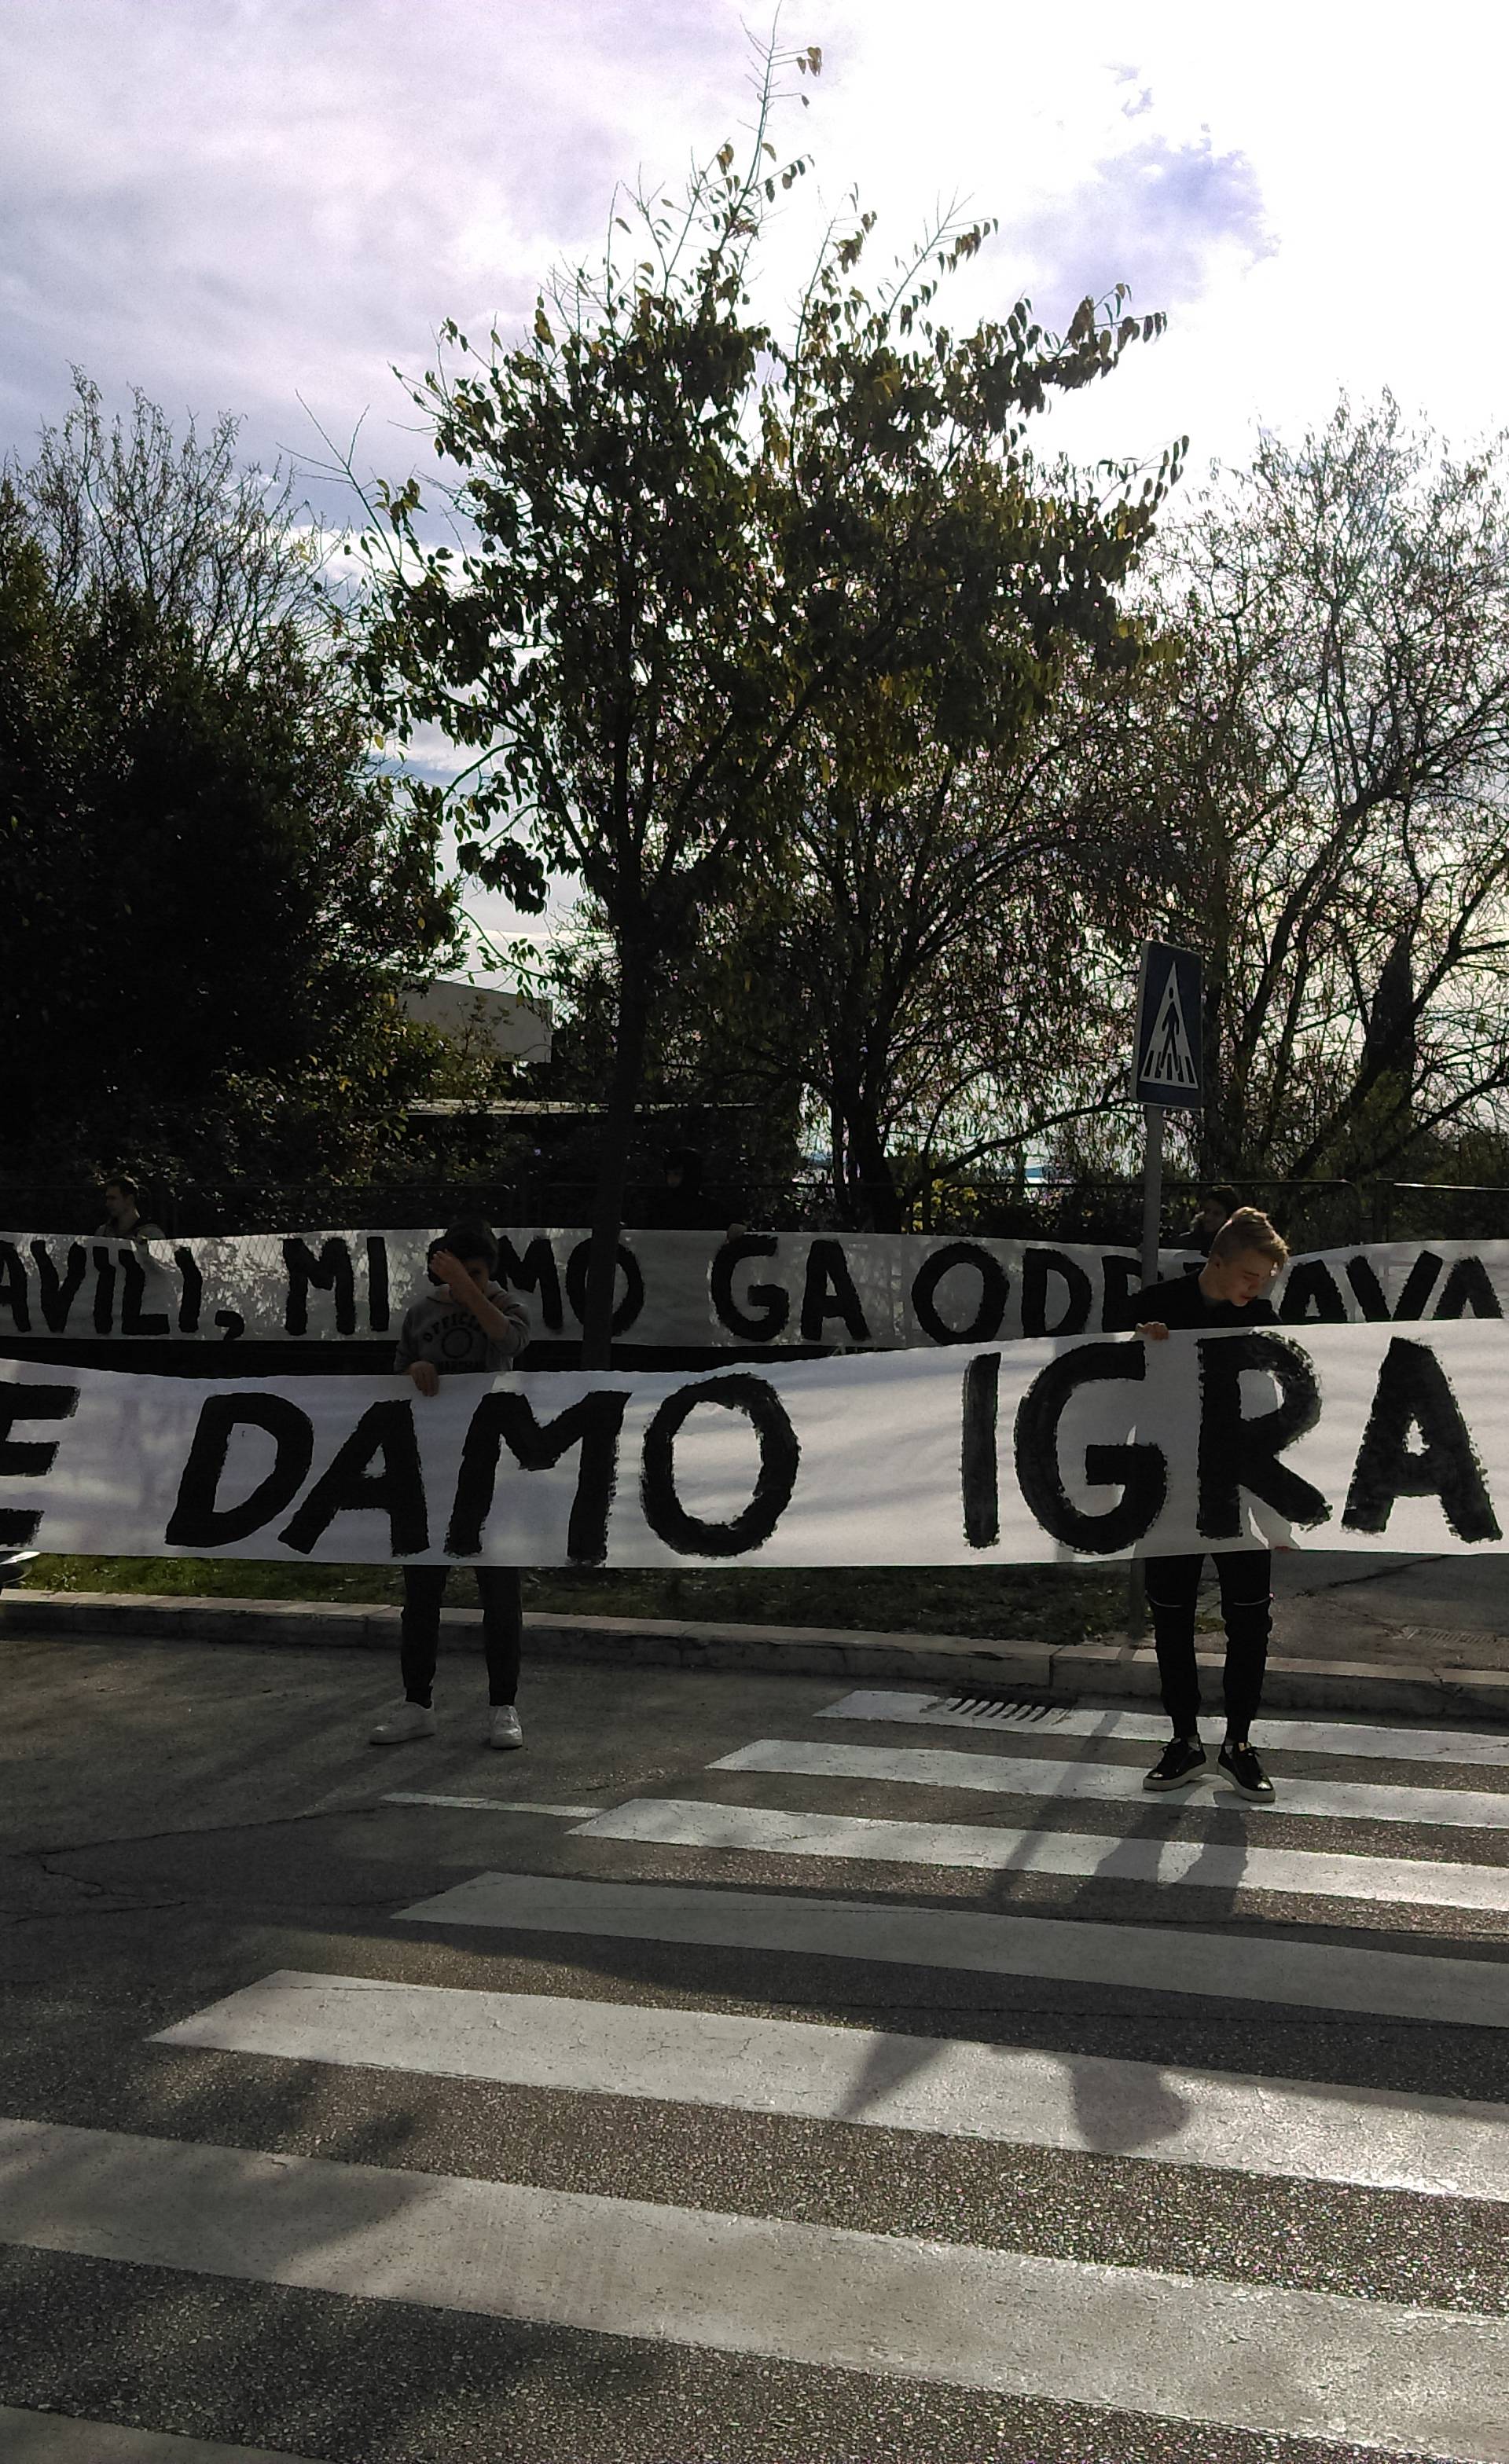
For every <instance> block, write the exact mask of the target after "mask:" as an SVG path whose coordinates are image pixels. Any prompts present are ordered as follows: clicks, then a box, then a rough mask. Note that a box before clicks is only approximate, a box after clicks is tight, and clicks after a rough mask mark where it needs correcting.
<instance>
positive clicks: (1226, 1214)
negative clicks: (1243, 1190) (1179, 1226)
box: [1177, 1186, 1238, 1257]
mask: <svg viewBox="0 0 1509 2464" xmlns="http://www.w3.org/2000/svg"><path fill="white" fill-rule="evenodd" d="M1237 1204H1238V1200H1237V1196H1236V1192H1235V1190H1234V1189H1227V1188H1225V1187H1224V1186H1223V1187H1222V1188H1220V1189H1202V1190H1201V1192H1200V1212H1199V1214H1198V1215H1197V1216H1196V1217H1195V1219H1194V1221H1193V1222H1192V1223H1191V1224H1190V1225H1189V1228H1188V1230H1187V1232H1186V1233H1184V1235H1183V1236H1182V1238H1181V1239H1180V1241H1179V1242H1178V1243H1177V1246H1178V1247H1179V1248H1181V1249H1199V1250H1202V1251H1203V1252H1204V1254H1205V1255H1206V1256H1207V1257H1209V1254H1210V1243H1211V1242H1212V1241H1213V1240H1214V1239H1215V1236H1216V1234H1217V1233H1218V1232H1219V1230H1220V1229H1221V1226H1222V1224H1223V1223H1225V1222H1227V1221H1230V1219H1231V1217H1232V1216H1233V1215H1234V1214H1235V1213H1236V1209H1237Z"/></svg>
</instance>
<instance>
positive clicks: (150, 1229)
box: [95, 1172, 167, 1244]
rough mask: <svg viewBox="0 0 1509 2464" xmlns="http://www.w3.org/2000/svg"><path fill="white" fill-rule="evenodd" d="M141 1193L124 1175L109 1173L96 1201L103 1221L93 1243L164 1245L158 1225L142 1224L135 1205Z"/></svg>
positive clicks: (126, 1175)
mask: <svg viewBox="0 0 1509 2464" xmlns="http://www.w3.org/2000/svg"><path fill="white" fill-rule="evenodd" d="M141 1195H142V1193H141V1191H140V1189H139V1188H138V1187H137V1184H136V1182H135V1181H134V1180H133V1179H132V1177H131V1176H130V1174H129V1173H128V1172H113V1173H111V1174H110V1176H109V1177H108V1179H106V1180H103V1181H101V1182H100V1200H101V1203H102V1204H103V1207H104V1211H105V1220H104V1221H103V1222H102V1223H99V1224H97V1225H96V1226H95V1239H96V1240H97V1241H129V1242H131V1243H133V1244H134V1243H137V1242H140V1241H166V1238H167V1235H166V1232H165V1231H164V1229H163V1227H162V1225H161V1224H160V1223H147V1222H144V1221H143V1218H142V1212H141V1208H140V1206H139V1205H138V1203H137V1201H138V1199H140V1197H141Z"/></svg>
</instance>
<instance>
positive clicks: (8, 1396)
mask: <svg viewBox="0 0 1509 2464" xmlns="http://www.w3.org/2000/svg"><path fill="white" fill-rule="evenodd" d="M1506 1518H1509V1331H1505V1330H1503V1329H1500V1328H1497V1327H1480V1326H1471V1325H1464V1326H1439V1327H1432V1328H1431V1329H1429V1330H1417V1331H1411V1332H1410V1333H1409V1334H1403V1333H1400V1332H1398V1331H1394V1330H1391V1329H1386V1328H1382V1327H1322V1328H1320V1329H1318V1330H1316V1331H1312V1332H1310V1333H1309V1334H1307V1335H1306V1336H1305V1337H1304V1339H1303V1340H1300V1339H1299V1338H1298V1336H1296V1335H1295V1334H1294V1333H1292V1332H1281V1331H1276V1330H1272V1329H1265V1330H1254V1331H1231V1332H1225V1333H1216V1334H1193V1333H1180V1334H1174V1335H1172V1336H1170V1337H1169V1338H1168V1340H1167V1341H1166V1342H1163V1343H1144V1342H1143V1341H1142V1340H1141V1339H1140V1338H1139V1337H1137V1336H1127V1335H1121V1336H1114V1337H1112V1336H1101V1337H1095V1336H1090V1337H1081V1338H1078V1339H1076V1340H1072V1341H1061V1342H1035V1343H1016V1344H1013V1345H1011V1346H1010V1348H999V1349H995V1350H991V1349H989V1348H971V1349H970V1350H968V1351H966V1352H965V1353H953V1354H951V1355H949V1356H947V1357H944V1356H943V1355H941V1354H940V1353H937V1352H911V1353H906V1352H896V1353H887V1354H884V1355H879V1356H876V1357H872V1358H866V1359H849V1360H814V1361H790V1362H786V1363H783V1364H780V1365H778V1366H777V1365H774V1364H772V1365H768V1366H766V1365H765V1364H761V1365H760V1366H758V1367H756V1366H753V1365H744V1366H740V1367H730V1368H728V1369H724V1370H711V1371H704V1372H701V1373H699V1375H695V1376H690V1377H686V1376H682V1377H677V1376H676V1375H667V1374H665V1373H663V1372H657V1373H655V1374H653V1375H631V1374H628V1373H604V1374H600V1375H590V1374H588V1373H587V1372H578V1371H566V1372H562V1373H557V1374H555V1375H528V1374H520V1373H514V1374H511V1375H507V1376H502V1377H499V1378H496V1379H488V1378H483V1377H470V1376H468V1377H463V1376H455V1377H451V1378H448V1379H445V1380H443V1381H442V1384H441V1389H440V1392H439V1394H438V1395H436V1396H434V1397H422V1396H419V1395H416V1393H415V1391H414V1388H413V1386H412V1385H411V1382H410V1381H409V1380H408V1379H407V1378H401V1377H396V1376H394V1377H361V1376H344V1377H343V1376H331V1377H294V1378H289V1379H287V1380H286V1381H279V1380H277V1379H270V1378H249V1379H246V1380H243V1381H239V1382H232V1381H229V1380H225V1379H212V1380H201V1379H198V1378H193V1379H189V1378H182V1377H153V1376H132V1375H119V1374H117V1373H115V1372H113V1371H108V1370H62V1369H56V1368H53V1367H49V1366H45V1365H43V1364H41V1363H38V1364H37V1365H36V1366H34V1367H30V1366H27V1365H25V1364H23V1363H20V1362H17V1361H13V1360H12V1361H5V1362H0V1545H6V1544H8V1545H10V1546H12V1547H13V1546H17V1545H20V1544H22V1543H25V1542H33V1543H34V1544H35V1545H37V1546H39V1547H41V1548H43V1549H50V1550H56V1551H86V1552H90V1553H100V1554H109V1555H115V1554H121V1555H127V1556H143V1555H144V1556H152V1555H157V1554H160V1553H165V1552H166V1553H180V1552H181V1553H184V1554H188V1555H195V1556H215V1557H255V1558H266V1559H270V1560H273V1561H281V1562H286V1563H299V1562H302V1561H308V1560H314V1561H318V1562H322V1563H323V1562H327V1561H331V1562H336V1563H342V1562H344V1563H351V1562H356V1563H360V1564H386V1563H388V1562H391V1561H394V1560H402V1561H405V1562H408V1563H420V1564H429V1565H435V1564H447V1563H459V1564H470V1565H476V1564H478V1563H484V1564H485V1563H495V1564H504V1565H507V1564H515V1565H530V1566H560V1565H571V1564H576V1565H602V1564H607V1565H610V1566H664V1565H675V1564H680V1563H685V1562H687V1561H692V1562H694V1563H700V1564H708V1565H729V1564H743V1565H770V1566H816V1565H824V1566H833V1565H836V1566H887V1565H904V1566H959V1565H973V1564H982V1565H985V1564H990V1563H1005V1564H1020V1563H1031V1562H1033V1561H1037V1560H1046V1559H1060V1560H1077V1561H1079V1562H1081V1563H1083V1562H1087V1561H1094V1560H1104V1559H1107V1558H1113V1557H1120V1556H1125V1555H1129V1554H1149V1555H1158V1554H1167V1553H1169V1552H1170V1551H1175V1552H1183V1551H1193V1550H1201V1551H1205V1550H1210V1549H1217V1550H1225V1549H1232V1548H1241V1547H1244V1546H1246V1547H1252V1546H1254V1544H1260V1543H1263V1542H1268V1543H1271V1544H1273V1545H1276V1546H1285V1547H1299V1548H1302V1547H1319V1548H1323V1549H1327V1550H1331V1549H1344V1550H1354V1549H1355V1550H1365V1549H1382V1548H1387V1549H1392V1550H1402V1551H1408V1552H1409V1553H1420V1554H1435V1553H1438V1552H1440V1551H1499V1550H1502V1549H1503V1547H1504V1545H1505V1544H1504V1538H1503V1529H1502V1526H1503V1524H1504V1522H1505V1520H1506Z"/></svg>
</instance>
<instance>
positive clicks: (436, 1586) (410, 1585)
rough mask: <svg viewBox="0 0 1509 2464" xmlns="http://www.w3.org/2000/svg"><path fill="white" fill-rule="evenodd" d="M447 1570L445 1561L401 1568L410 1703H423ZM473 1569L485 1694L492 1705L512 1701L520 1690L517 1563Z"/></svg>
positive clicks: (430, 1680) (520, 1588)
mask: <svg viewBox="0 0 1509 2464" xmlns="http://www.w3.org/2000/svg"><path fill="white" fill-rule="evenodd" d="M450 1571H451V1569H450V1567H449V1566H406V1567H405V1568H404V1622H403V1629H402V1635H403V1639H402V1644H401V1659H400V1665H401V1667H402V1669H403V1678H404V1692H405V1694H406V1695H407V1697H408V1699H409V1701H410V1702H411V1703H423V1704H424V1705H426V1706H427V1707H428V1705H429V1702H430V1692H431V1688H432V1686H433V1684H434V1668H435V1661H436V1659H437V1657H438V1656H439V1650H440V1603H441V1601H442V1600H443V1599H444V1597H445V1582H446V1576H447V1575H448V1574H449V1573H450ZM476 1571H477V1596H478V1598H479V1599H480V1601H481V1603H482V1649H483V1651H484V1652H485V1654H486V1656H487V1699H488V1701H489V1702H490V1703H491V1704H493V1705H495V1707H496V1705H499V1704H500V1703H511V1702H512V1701H513V1699H514V1696H515V1695H516V1694H517V1693H518V1691H519V1661H520V1657H521V1650H522V1645H523V1632H524V1606H523V1586H522V1585H521V1582H520V1579H519V1569H518V1567H517V1566H478V1567H477V1570H476Z"/></svg>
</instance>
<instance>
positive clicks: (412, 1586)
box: [371, 1223, 529, 1750]
mask: <svg viewBox="0 0 1509 2464" xmlns="http://www.w3.org/2000/svg"><path fill="white" fill-rule="evenodd" d="M427 1265H428V1270H429V1276H430V1281H431V1283H432V1285H433V1286H434V1287H435V1288H434V1289H433V1291H432V1292H429V1293H427V1294H426V1295H425V1296H424V1297H423V1298H422V1299H420V1300H417V1301H415V1302H414V1304H413V1307H412V1308H411V1309H410V1310H409V1311H408V1312H407V1314H406V1316H405V1318H404V1322H403V1325H402V1327H401V1328H400V1329H399V1333H398V1348H397V1350H396V1352H395V1353H394V1354H393V1366H394V1368H395V1369H397V1370H401V1371H403V1372H404V1373H405V1375H407V1376H408V1377H409V1379H410V1381H411V1384H412V1386H413V1387H414V1390H415V1392H416V1393H417V1394H420V1395H424V1396H433V1395H438V1393H439V1392H440V1380H441V1378H442V1377H455V1376H474V1377H475V1376H481V1375H487V1374H488V1373H489V1372H491V1373H493V1374H495V1375H496V1373H497V1372H498V1371H499V1369H506V1368H507V1367H508V1366H509V1364H510V1363H511V1362H512V1361H514V1360H516V1359H517V1358H518V1356H519V1354H520V1353H521V1351H522V1350H523V1348H524V1345H525V1344H526V1343H527V1341H528V1339H529V1328H528V1323H527V1320H526V1319H525V1317H524V1313H523V1310H522V1309H521V1307H520V1305H519V1303H518V1302H517V1301H516V1300H514V1299H513V1298H512V1297H511V1296H510V1295H509V1294H508V1293H507V1292H505V1291H504V1290H503V1289H502V1288H501V1287H500V1286H499V1285H498V1284H496V1283H495V1282H494V1280H493V1277H494V1273H495V1271H496V1269H497V1265H498V1243H497V1242H496V1241H495V1240H494V1239H493V1236H492V1234H491V1233H490V1232H489V1231H488V1230H487V1228H486V1226H485V1224H480V1223H459V1224H457V1225H456V1226H455V1229H454V1230H452V1231H450V1232H447V1233H445V1234H444V1235H443V1236H442V1237H441V1239H440V1240H438V1241H433V1242H432V1243H431V1244H430V1252H429V1257H428V1261H427ZM476 1572H477V1596H478V1598H479V1599H480V1601H481V1603H482V1649H483V1652H484V1653H485V1655H486V1660H487V1694H488V1703H489V1705H490V1720H489V1728H488V1742H489V1743H490V1744H491V1745H494V1746H497V1747H499V1749H503V1750H507V1749H509V1748H511V1747H517V1746H521V1745H522V1744H523V1741H524V1736H523V1730H522V1728H521V1727H520V1725H519V1713H518V1711H517V1709H516V1708H515V1700H514V1698H515V1696H516V1695H517V1693H518V1690H519V1663H520V1657H521V1647H522V1642H523V1590H522V1585H521V1581H520V1575H519V1569H518V1567H517V1566H480V1565H479V1566H478V1567H477V1570H476ZM449 1573H450V1568H449V1567H448V1566H406V1567H405V1568H404V1615H403V1625H402V1629H401V1642H400V1661H399V1664H400V1670H401V1673H402V1676H403V1681H404V1699H403V1701H402V1702H401V1703H399V1704H396V1705H394V1707H393V1709H392V1710H391V1711H389V1712H388V1713H387V1714H386V1716H385V1717H384V1718H383V1719H381V1720H379V1722H378V1724H377V1726H376V1727H375V1728H374V1729H373V1730H372V1732H371V1743H372V1744H373V1745H374V1746H401V1745H407V1744H408V1743H409V1741H410V1740H411V1738H414V1737H433V1734H434V1707H433V1687H434V1673H435V1661H436V1659H437V1657H438V1654H439V1649H440V1607H441V1602H442V1601H443V1600H444V1598H445V1586H446V1577H447V1575H448V1574H449Z"/></svg>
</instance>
